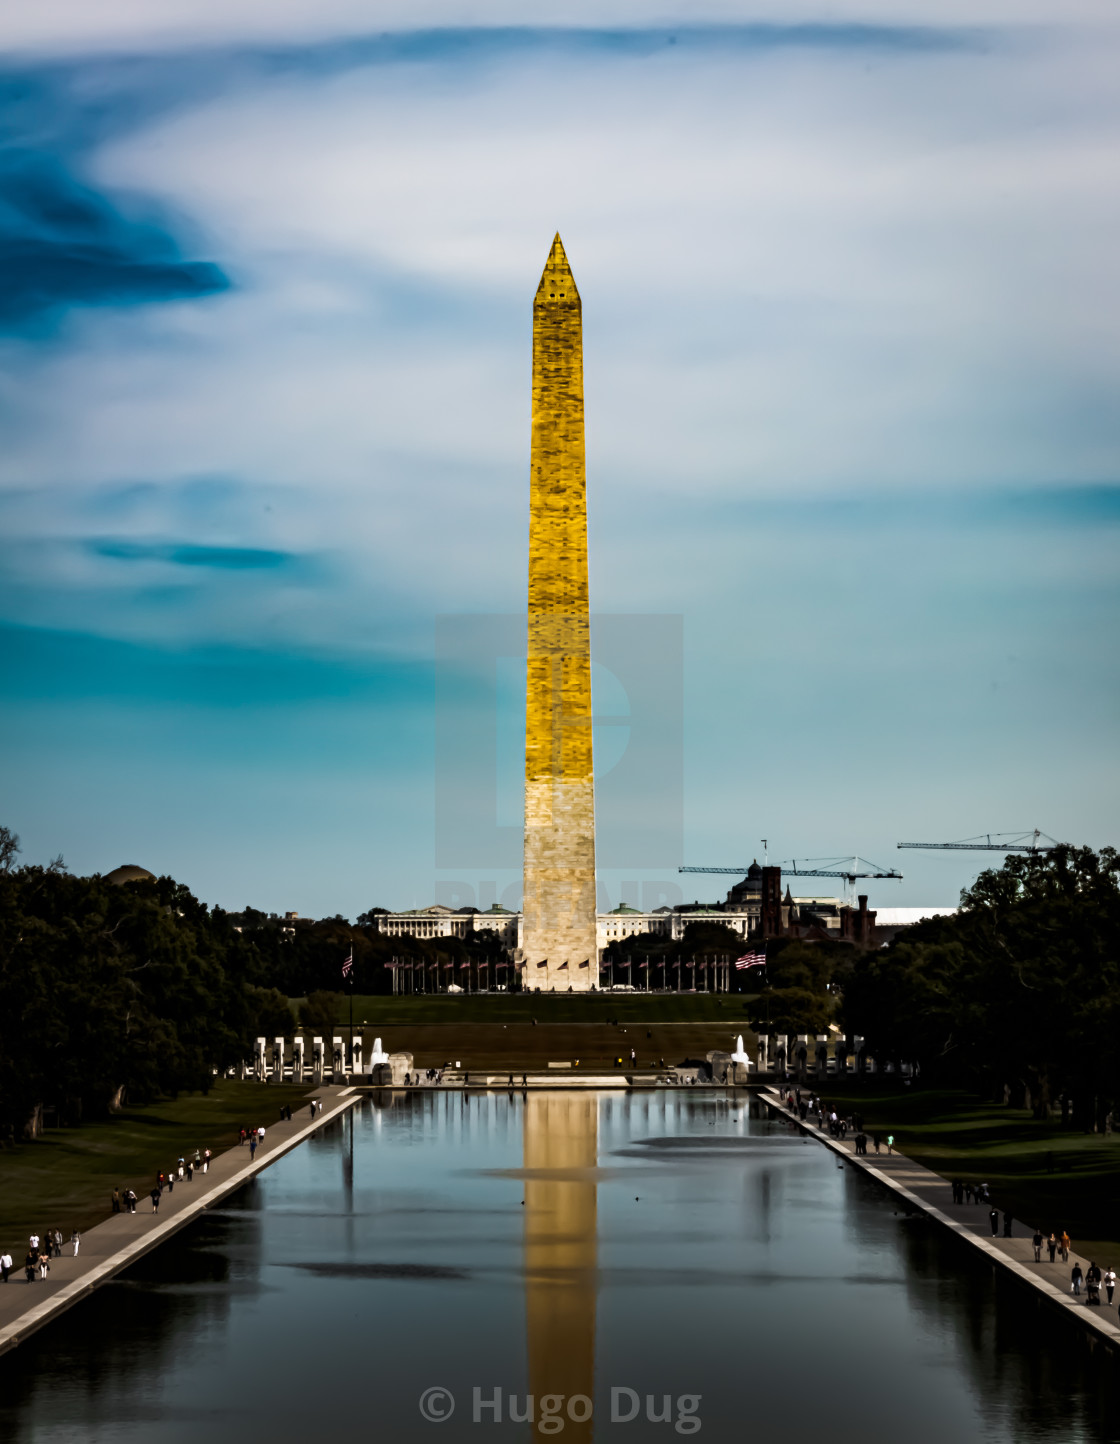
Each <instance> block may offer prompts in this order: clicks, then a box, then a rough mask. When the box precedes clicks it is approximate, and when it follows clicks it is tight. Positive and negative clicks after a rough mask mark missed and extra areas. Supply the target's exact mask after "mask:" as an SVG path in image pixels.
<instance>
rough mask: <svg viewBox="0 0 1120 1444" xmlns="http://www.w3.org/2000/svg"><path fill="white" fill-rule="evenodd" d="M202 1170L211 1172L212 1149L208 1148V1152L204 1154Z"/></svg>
mask: <svg viewBox="0 0 1120 1444" xmlns="http://www.w3.org/2000/svg"><path fill="white" fill-rule="evenodd" d="M202 1171H203V1173H209V1172H210V1150H209V1149H207V1150H206V1152H205V1153H204V1154H203V1155H202Z"/></svg>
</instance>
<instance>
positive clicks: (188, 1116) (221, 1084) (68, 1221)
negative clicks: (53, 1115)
mask: <svg viewBox="0 0 1120 1444" xmlns="http://www.w3.org/2000/svg"><path fill="white" fill-rule="evenodd" d="M308 1092H309V1089H308V1088H307V1087H306V1086H303V1087H296V1088H293V1087H292V1086H291V1085H290V1084H285V1085H284V1086H282V1087H275V1088H272V1087H269V1086H268V1085H266V1084H262V1083H241V1082H238V1081H235V1080H234V1079H221V1080H218V1081H216V1082H215V1084H214V1087H213V1088H212V1089H211V1090H210V1092H209V1093H206V1094H203V1093H185V1094H182V1095H181V1096H180V1097H179V1098H177V1099H175V1100H174V1101H173V1102H172V1101H168V1102H163V1103H153V1104H150V1105H149V1106H148V1107H145V1108H132V1109H129V1110H128V1111H127V1112H125V1113H120V1114H117V1115H116V1116H115V1117H113V1118H110V1119H106V1120H105V1121H104V1122H99V1123H87V1124H86V1125H85V1126H84V1127H82V1128H50V1129H48V1130H47V1131H46V1133H45V1134H44V1135H43V1137H42V1138H40V1139H38V1140H36V1142H34V1143H20V1144H17V1145H16V1147H15V1148H14V1149H11V1148H9V1149H4V1150H3V1151H0V1248H7V1249H8V1250H9V1252H11V1253H12V1254H13V1255H14V1256H15V1257H16V1258H20V1257H22V1255H23V1253H24V1252H26V1247H27V1238H28V1235H29V1234H30V1233H32V1232H33V1231H34V1232H37V1233H42V1232H43V1230H44V1229H46V1228H60V1229H61V1230H62V1232H63V1234H64V1235H66V1236H67V1237H69V1234H70V1230H71V1229H72V1228H75V1227H76V1228H79V1229H87V1228H91V1227H92V1226H93V1225H94V1224H96V1223H100V1222H101V1220H102V1219H103V1218H105V1217H106V1216H107V1215H108V1213H109V1196H110V1194H111V1193H112V1191H113V1188H114V1186H116V1187H121V1188H124V1187H132V1188H134V1189H135V1190H136V1192H137V1193H138V1194H139V1195H140V1197H141V1198H143V1197H144V1195H145V1194H146V1193H147V1192H148V1190H149V1189H150V1188H151V1186H152V1182H153V1180H154V1178H155V1176H156V1174H157V1173H158V1172H159V1170H160V1169H168V1168H170V1167H171V1165H172V1164H173V1163H175V1161H176V1160H177V1159H178V1158H179V1155H180V1154H184V1155H185V1154H186V1152H187V1150H188V1149H190V1151H191V1152H192V1153H193V1152H194V1150H195V1148H198V1149H200V1150H201V1149H205V1148H209V1149H210V1150H211V1151H212V1152H214V1153H221V1152H224V1151H225V1149H227V1148H230V1147H232V1146H233V1144H235V1143H236V1142H237V1137H238V1130H239V1129H240V1128H241V1127H242V1126H243V1125H244V1126H245V1127H255V1126H256V1125H257V1124H258V1123H263V1124H264V1126H265V1127H266V1128H267V1127H268V1126H269V1124H271V1123H272V1122H273V1121H274V1120H275V1119H277V1118H279V1116H280V1105H281V1104H283V1103H290V1104H291V1105H292V1106H293V1107H298V1106H299V1104H300V1103H301V1102H302V1100H303V1099H304V1098H305V1097H306V1095H307V1093H308Z"/></svg>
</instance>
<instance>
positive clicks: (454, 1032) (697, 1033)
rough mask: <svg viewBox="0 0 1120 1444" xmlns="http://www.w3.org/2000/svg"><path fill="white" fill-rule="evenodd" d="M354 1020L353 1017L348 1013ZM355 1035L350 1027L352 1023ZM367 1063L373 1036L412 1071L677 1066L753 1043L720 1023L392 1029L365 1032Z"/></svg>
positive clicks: (730, 1023) (731, 1024)
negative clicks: (406, 1056) (409, 1060)
mask: <svg viewBox="0 0 1120 1444" xmlns="http://www.w3.org/2000/svg"><path fill="white" fill-rule="evenodd" d="M355 1016H357V1015H356V1014H355ZM355 1031H357V1026H356V1025H355ZM361 1032H362V1034H363V1037H364V1040H365V1042H364V1046H365V1050H366V1057H368V1056H369V1050H370V1048H371V1047H372V1045H373V1040H374V1036H375V1034H376V1036H378V1037H380V1039H381V1043H382V1046H383V1047H384V1048H385V1049H386V1051H388V1052H390V1053H396V1052H407V1053H411V1054H412V1056H413V1059H414V1061H415V1063H416V1066H417V1067H418V1068H438V1067H440V1066H441V1065H443V1064H444V1063H456V1062H458V1063H461V1064H462V1066H463V1067H464V1068H493V1069H506V1070H510V1071H514V1072H516V1071H518V1070H520V1069H523V1068H544V1067H546V1066H547V1065H548V1064H549V1063H551V1062H575V1060H576V1059H578V1060H579V1064H580V1067H581V1069H582V1068H595V1069H602V1068H610V1067H613V1065H614V1060H615V1059H616V1058H617V1057H620V1056H621V1057H622V1058H623V1059H624V1060H625V1061H626V1062H627V1063H629V1059H630V1049H631V1048H633V1049H634V1051H635V1053H636V1054H637V1062H638V1064H639V1066H641V1067H643V1068H645V1067H648V1066H649V1065H650V1064H654V1063H658V1062H660V1061H661V1059H664V1060H665V1062H666V1063H683V1062H684V1060H685V1059H686V1058H703V1056H704V1055H705V1053H707V1052H709V1051H710V1050H713V1049H721V1050H722V1051H724V1052H730V1051H731V1048H732V1046H733V1045H734V1042H735V1034H736V1033H737V1032H738V1033H743V1034H745V1035H746V1037H747V1038H748V1040H749V1041H751V1042H753V1035H752V1034H751V1033H750V1031H749V1029H748V1028H747V1026H746V1024H745V1023H743V1022H741V1021H737V1020H734V1019H732V1018H728V1019H726V1020H725V1021H723V1022H720V1023H703V1022H699V1023H659V1022H649V1023H646V1022H642V1023H633V1022H631V1023H629V1024H627V1023H620V1024H619V1025H618V1026H617V1027H614V1026H612V1025H611V1024H609V1023H551V1024H547V1025H545V1024H542V1025H541V1026H539V1027H534V1026H533V1025H532V1023H516V1022H515V1023H506V1024H503V1023H500V1022H490V1023H466V1024H464V1023H394V1024H389V1025H379V1026H377V1027H376V1028H373V1027H368V1026H367V1027H365V1028H363V1029H362V1030H361Z"/></svg>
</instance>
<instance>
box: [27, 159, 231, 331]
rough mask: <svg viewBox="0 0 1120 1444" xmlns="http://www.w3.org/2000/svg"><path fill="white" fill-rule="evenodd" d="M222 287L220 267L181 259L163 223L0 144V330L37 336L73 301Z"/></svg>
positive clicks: (198, 293)
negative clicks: (133, 214) (131, 212)
mask: <svg viewBox="0 0 1120 1444" xmlns="http://www.w3.org/2000/svg"><path fill="white" fill-rule="evenodd" d="M228 286H229V281H228V279H227V278H226V276H225V275H224V274H223V272H222V271H221V270H220V269H219V267H218V266H216V265H214V264H212V263H209V262H198V261H190V260H186V259H184V258H183V257H182V255H181V254H180V252H179V249H178V247H177V245H176V243H175V241H174V240H173V239H172V237H171V235H170V234H169V232H168V231H167V230H165V229H163V228H161V227H160V226H158V225H156V224H154V223H152V222H149V221H145V220H135V219H130V218H129V217H128V216H126V215H125V214H124V213H123V211H122V210H121V209H120V208H119V207H117V206H115V205H114V204H113V203H112V202H111V201H110V200H109V199H108V198H107V197H106V196H104V195H100V194H98V193H97V192H96V191H94V190H92V189H90V188H89V187H87V186H84V185H82V184H81V183H80V182H79V181H78V180H77V179H76V178H75V176H74V175H73V174H72V173H71V172H70V171H69V170H68V169H67V167H66V165H65V164H64V163H63V161H62V159H61V157H59V156H57V155H53V154H50V153H46V152H43V151H38V150H31V149H26V148H22V147H13V148H9V149H7V150H5V151H3V152H0V332H6V333H8V334H16V335H24V336H30V337H35V336H39V335H43V334H47V333H49V332H50V331H51V330H52V329H53V327H54V325H55V324H56V323H57V320H58V319H59V317H60V316H61V315H62V314H63V313H64V312H65V311H67V310H69V309H70V308H71V307H74V306H128V305H140V304H145V303H150V302H153V301H171V300H184V299H186V300H191V299H198V298H200V297H203V296H208V295H213V294H215V293H216V292H220V291H223V290H225V289H226V288H227V287H228Z"/></svg>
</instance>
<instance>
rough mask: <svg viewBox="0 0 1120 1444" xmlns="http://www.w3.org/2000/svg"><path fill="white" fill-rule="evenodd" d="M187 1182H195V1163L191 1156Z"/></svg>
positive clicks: (188, 1163)
mask: <svg viewBox="0 0 1120 1444" xmlns="http://www.w3.org/2000/svg"><path fill="white" fill-rule="evenodd" d="M187 1182H188V1183H193V1182H194V1164H193V1163H192V1162H191V1160H190V1159H189V1158H188V1159H187Z"/></svg>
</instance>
